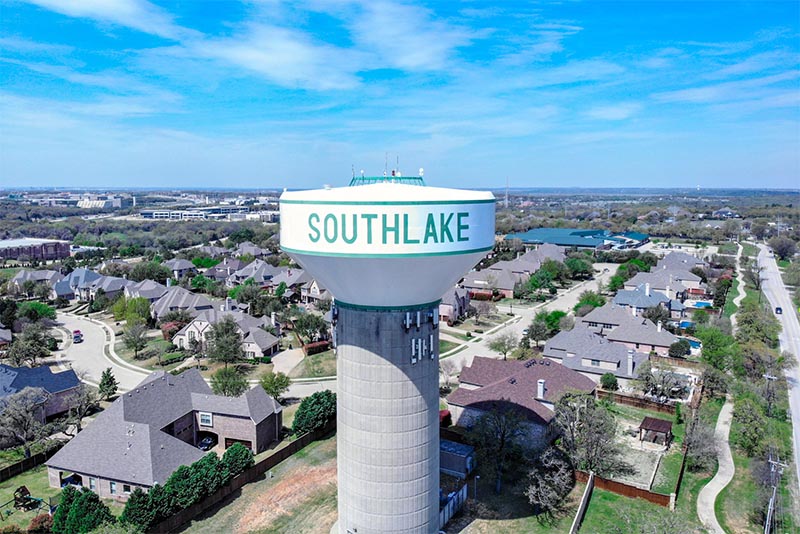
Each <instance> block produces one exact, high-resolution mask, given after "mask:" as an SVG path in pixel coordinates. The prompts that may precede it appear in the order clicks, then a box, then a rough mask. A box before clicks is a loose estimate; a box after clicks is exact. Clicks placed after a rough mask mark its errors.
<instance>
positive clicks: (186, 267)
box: [163, 258, 197, 280]
mask: <svg viewBox="0 0 800 534" xmlns="http://www.w3.org/2000/svg"><path fill="white" fill-rule="evenodd" d="M163 265H164V267H166V268H167V269H169V270H170V271H172V278H174V279H176V280H180V279H181V278H183V277H184V276H189V275H191V274H196V273H197V268H196V267H195V266H194V263H192V262H190V261H189V260H184V259H179V258H175V259H172V260H167V261H165V262H164V263H163Z"/></svg>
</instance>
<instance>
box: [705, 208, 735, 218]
mask: <svg viewBox="0 0 800 534" xmlns="http://www.w3.org/2000/svg"><path fill="white" fill-rule="evenodd" d="M711 216H712V217H714V218H715V219H736V218H741V215H739V214H738V213H736V212H735V211H733V210H732V209H730V208H729V207H727V206H725V207H724V208H720V209H718V210H714V211H712V212H711Z"/></svg>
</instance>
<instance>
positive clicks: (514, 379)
mask: <svg viewBox="0 0 800 534" xmlns="http://www.w3.org/2000/svg"><path fill="white" fill-rule="evenodd" d="M508 383H509V384H516V383H517V379H516V378H514V377H513V376H512V377H511V378H509V379H508Z"/></svg>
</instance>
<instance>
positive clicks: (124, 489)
mask: <svg viewBox="0 0 800 534" xmlns="http://www.w3.org/2000/svg"><path fill="white" fill-rule="evenodd" d="M122 493H124V494H125V495H130V494H131V485H130V484H123V485H122Z"/></svg>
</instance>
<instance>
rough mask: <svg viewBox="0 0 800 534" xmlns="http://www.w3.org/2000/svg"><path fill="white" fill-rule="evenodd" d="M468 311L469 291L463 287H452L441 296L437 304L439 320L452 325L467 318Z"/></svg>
mask: <svg viewBox="0 0 800 534" xmlns="http://www.w3.org/2000/svg"><path fill="white" fill-rule="evenodd" d="M468 311H469V291H467V289H466V288H463V287H453V288H450V289H449V290H447V292H446V293H445V294H444V295H442V300H441V302H439V320H440V321H444V322H446V323H449V324H452V323H453V322H455V321H460V320H461V319H463V318H464V317H466V316H467V312H468Z"/></svg>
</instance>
